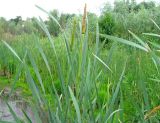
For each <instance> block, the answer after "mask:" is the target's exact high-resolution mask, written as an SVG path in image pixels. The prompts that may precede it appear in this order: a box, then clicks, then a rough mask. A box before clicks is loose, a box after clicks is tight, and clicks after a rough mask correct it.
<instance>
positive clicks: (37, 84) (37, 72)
mask: <svg viewBox="0 0 160 123" xmlns="http://www.w3.org/2000/svg"><path fill="white" fill-rule="evenodd" d="M38 8H40V7H38ZM40 9H41V10H42V11H44V12H45V13H47V14H48V15H49V16H50V17H51V18H52V19H53V21H56V23H57V24H58V25H59V26H60V24H59V23H58V21H57V20H56V19H55V18H54V17H53V16H52V15H50V14H49V13H48V12H46V11H45V10H43V9H42V8H40ZM37 23H38V24H39V26H40V27H41V28H42V30H43V31H44V32H45V34H46V36H47V37H48V39H47V40H43V41H40V39H39V38H38V36H37V35H36V34H33V35H32V42H31V41H30V43H31V44H29V43H26V45H23V52H17V51H18V50H19V48H14V46H13V47H12V46H11V44H9V43H7V42H5V41H3V46H6V47H7V48H8V50H10V51H11V52H12V54H13V56H14V57H15V58H16V59H17V60H18V61H17V62H19V64H20V65H19V66H17V69H18V70H17V73H16V76H15V81H14V83H13V86H12V91H13V90H14V88H15V85H16V84H17V80H18V78H22V77H25V79H24V81H25V83H27V85H28V87H29V90H30V91H31V93H32V96H33V98H32V101H31V102H30V103H31V105H30V106H31V107H32V109H33V112H34V114H35V119H36V121H37V122H38V123H54V122H55V123H61V122H62V123H66V122H67V123H72V122H78V123H85V122H93V123H107V122H111V123H112V122H113V123H116V122H122V123H123V122H153V123H155V122H159V121H158V118H157V117H153V118H152V117H150V116H149V117H148V120H146V119H145V114H146V111H150V110H151V108H152V107H156V106H157V104H158V102H157V101H158V99H156V98H157V97H159V96H158V95H156V96H154V97H153V94H155V93H156V90H154V88H156V87H155V86H158V85H159V83H158V82H157V81H158V80H159V79H158V78H159V77H160V76H159V72H158V71H159V64H160V61H159V59H160V58H159V56H158V55H157V51H156V50H153V48H151V47H150V46H149V44H148V42H145V41H143V40H142V39H140V38H139V37H138V36H137V35H135V34H134V33H133V32H131V31H130V34H131V35H132V36H133V38H134V39H135V40H136V41H137V42H135V41H128V40H125V39H122V38H118V37H114V36H110V35H105V34H100V33H99V26H98V24H97V29H96V43H95V44H93V45H94V46H92V47H89V45H88V44H89V43H88V27H86V32H85V34H81V30H82V29H81V27H80V29H79V30H76V28H74V27H73V30H72V33H71V34H70V37H71V38H70V37H67V36H68V34H66V32H64V30H62V29H61V31H62V35H61V36H60V39H58V40H55V39H54V38H53V37H52V36H51V34H50V33H49V31H48V29H47V27H46V25H45V23H44V22H43V20H42V19H41V18H39V19H37ZM86 23H87V22H86ZM74 24H76V23H74ZM74 24H73V26H74ZM156 26H158V25H156ZM60 28H61V27H60ZM76 34H79V35H78V36H77V35H76ZM145 34H146V35H150V36H155V34H151V33H149V34H148V33H145ZM157 35H158V34H157ZM157 35H156V36H157ZM100 36H103V37H105V38H108V39H109V40H111V41H115V42H114V43H113V45H112V47H111V48H110V49H109V50H106V49H104V48H103V46H102V44H101V43H100V42H99V37H100ZM158 36H159V35H158ZM70 39H71V40H70ZM73 42H74V43H73ZM116 42H118V43H116ZM119 42H120V43H122V44H125V45H129V46H131V47H132V48H129V50H128V49H127V48H126V47H127V46H125V45H120V44H119ZM17 45H19V44H17ZM153 46H156V47H154V48H157V49H158V48H159V47H158V46H159V45H157V44H153ZM17 47H18V46H17ZM19 51H21V50H19ZM22 53H23V54H22ZM126 57H127V58H126ZM144 63H145V64H146V65H148V67H146V66H145V65H144ZM151 78H152V79H151ZM153 81H154V82H153ZM153 87H154V88H153ZM156 89H157V88H156ZM11 94H12V93H11ZM8 107H9V109H10V111H11V113H12V114H13V117H14V119H15V121H16V122H22V121H21V120H20V119H19V118H18V116H16V114H15V113H14V111H13V110H12V108H11V107H10V106H9V105H8ZM23 113H24V117H26V121H24V122H30V123H31V122H32V119H30V117H28V115H27V113H26V112H25V111H23Z"/></svg>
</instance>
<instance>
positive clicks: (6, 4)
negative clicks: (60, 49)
mask: <svg viewBox="0 0 160 123" xmlns="http://www.w3.org/2000/svg"><path fill="white" fill-rule="evenodd" d="M142 1H144V0H137V2H142ZM145 1H147V0H145ZM155 1H158V0H155ZM106 2H111V3H113V2H114V0H108V1H107V0H0V17H5V18H6V19H7V20H8V19H11V18H15V17H16V16H22V18H23V19H26V18H27V17H33V16H34V17H38V16H41V17H42V18H46V17H47V16H46V14H44V12H42V11H41V10H39V9H38V8H36V7H35V5H38V6H40V7H42V8H43V9H45V10H47V11H51V10H53V9H58V10H59V11H60V12H63V13H76V14H81V13H83V7H84V4H85V3H87V9H88V11H90V12H94V13H96V14H97V15H99V14H100V8H102V6H103V4H104V3H106Z"/></svg>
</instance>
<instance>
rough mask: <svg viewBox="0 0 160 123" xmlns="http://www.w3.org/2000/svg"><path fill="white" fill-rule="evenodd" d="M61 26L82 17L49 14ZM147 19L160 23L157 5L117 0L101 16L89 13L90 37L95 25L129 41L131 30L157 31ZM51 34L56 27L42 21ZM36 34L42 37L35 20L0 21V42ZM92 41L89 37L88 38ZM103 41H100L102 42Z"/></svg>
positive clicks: (67, 27)
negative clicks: (97, 24) (129, 31)
mask: <svg viewBox="0 0 160 123" xmlns="http://www.w3.org/2000/svg"><path fill="white" fill-rule="evenodd" d="M50 13H51V14H52V15H53V16H54V17H55V18H56V19H57V20H58V22H59V23H60V25H61V27H62V28H63V29H70V28H71V27H72V23H73V21H74V20H76V21H77V23H76V24H77V27H78V26H79V25H78V21H79V22H81V18H82V15H75V14H65V13H61V14H60V13H59V11H58V10H53V11H51V12H50ZM150 19H153V20H155V21H156V22H157V23H158V24H160V6H158V5H156V4H155V3H154V2H141V3H139V4H138V3H136V1H135V0H122V1H116V2H115V3H114V6H111V5H110V4H109V3H106V4H105V5H104V7H103V8H102V10H101V15H100V16H97V15H96V14H94V13H90V12H88V21H89V25H88V28H89V32H92V34H90V37H94V36H95V34H94V32H95V30H96V23H97V22H98V23H99V27H100V33H102V34H103V33H104V34H109V35H116V36H121V37H124V38H130V35H129V34H128V33H127V32H128V30H131V31H132V32H134V33H138V34H141V33H143V32H154V31H157V30H156V28H155V27H154V24H153V23H152V22H151V20H150ZM45 24H46V25H47V27H48V30H49V31H50V33H51V34H52V35H53V36H55V37H57V36H58V35H59V34H60V29H59V27H58V25H57V24H56V23H55V22H54V21H52V19H51V18H50V17H48V19H47V20H45ZM32 32H37V33H38V34H40V36H45V35H44V33H43V31H42V30H41V29H40V27H39V26H38V24H37V23H36V18H27V19H26V20H22V17H21V16H17V17H16V18H13V19H10V20H8V21H7V20H6V19H5V18H3V17H1V18H0V39H10V40H11V39H12V37H14V36H17V35H22V34H31V33H32ZM91 39H92V38H91ZM102 40H103V39H102Z"/></svg>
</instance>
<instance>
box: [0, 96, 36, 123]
mask: <svg viewBox="0 0 160 123" xmlns="http://www.w3.org/2000/svg"><path fill="white" fill-rule="evenodd" d="M7 102H8V104H9V105H10V107H11V108H12V109H13V111H14V112H15V113H16V115H17V116H18V117H19V118H20V119H22V120H24V118H25V117H24V114H23V112H22V109H23V110H24V111H25V112H26V114H27V115H28V117H29V118H30V119H31V120H32V123H36V122H35V119H34V114H33V112H32V110H31V108H30V106H29V104H28V103H26V102H25V101H23V100H22V99H20V98H19V99H18V98H17V97H16V98H12V99H9V100H8V101H7ZM0 120H2V121H8V122H14V121H15V120H14V118H13V116H12V114H11V113H10V110H9V108H8V106H7V104H6V102H5V101H4V100H3V98H2V96H1V97H0Z"/></svg>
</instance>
